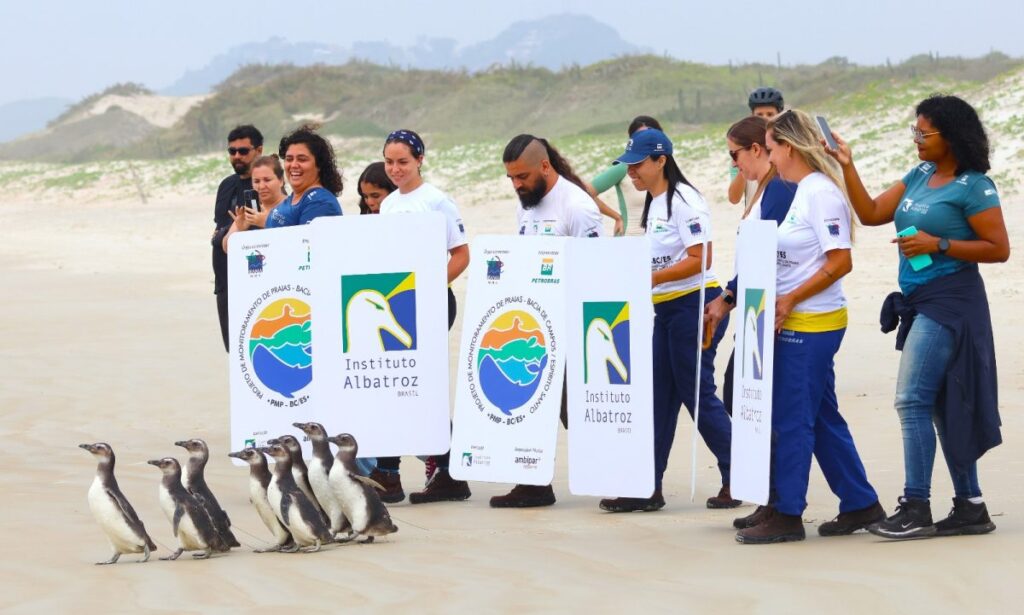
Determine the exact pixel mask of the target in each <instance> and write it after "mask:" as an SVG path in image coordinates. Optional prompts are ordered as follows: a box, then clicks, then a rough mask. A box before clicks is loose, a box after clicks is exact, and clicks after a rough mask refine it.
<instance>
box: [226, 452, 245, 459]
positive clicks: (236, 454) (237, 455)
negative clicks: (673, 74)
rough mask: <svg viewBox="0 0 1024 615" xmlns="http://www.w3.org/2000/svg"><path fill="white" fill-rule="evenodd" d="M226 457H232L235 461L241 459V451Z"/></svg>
mask: <svg viewBox="0 0 1024 615" xmlns="http://www.w3.org/2000/svg"><path fill="white" fill-rule="evenodd" d="M228 457H234V458H235V459H241V458H242V451H235V452H233V453H228Z"/></svg>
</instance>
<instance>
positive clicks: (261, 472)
mask: <svg viewBox="0 0 1024 615" xmlns="http://www.w3.org/2000/svg"><path fill="white" fill-rule="evenodd" d="M228 457H234V458H235V459H241V460H242V461H244V462H246V463H248V464H249V501H250V502H252V505H253V507H254V508H255V509H256V513H257V514H258V515H259V516H260V520H261V521H263V525H265V526H267V529H268V530H270V533H271V534H273V535H274V542H275V544H274V546H273V547H270V548H269V549H256V553H270V552H273V551H281V550H282V548H283V549H284V550H285V551H286V552H287V550H288V549H289V548H290V547H292V546H294V545H295V542H294V541H293V540H292V535H291V532H289V531H288V528H286V527H285V526H283V525H281V522H280V521H279V520H278V519H277V515H275V514H274V509H273V508H271V507H270V501H269V500H268V499H267V486H268V485H269V484H270V468H269V467H268V465H267V458H266V457H265V456H264V455H263V453H261V452H260V451H258V450H256V449H254V448H246V449H243V450H240V451H236V452H234V453H228Z"/></svg>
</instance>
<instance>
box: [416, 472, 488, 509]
mask: <svg viewBox="0 0 1024 615" xmlns="http://www.w3.org/2000/svg"><path fill="white" fill-rule="evenodd" d="M470 495H472V494H471V493H470V491H469V483H467V482H466V481H464V480H455V479H454V478H452V476H451V474H449V473H448V470H447V468H438V469H437V471H436V472H434V476H433V477H432V478H431V479H430V482H429V483H427V486H426V488H425V489H424V490H423V491H420V492H418V493H410V494H409V503H410V504H427V503H429V502H461V501H462V500H466V499H469V496H470Z"/></svg>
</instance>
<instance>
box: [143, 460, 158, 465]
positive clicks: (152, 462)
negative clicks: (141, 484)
mask: <svg viewBox="0 0 1024 615" xmlns="http://www.w3.org/2000/svg"><path fill="white" fill-rule="evenodd" d="M146 463H148V464H149V465H151V466H158V465H160V460H159V459H150V460H149V461H147V462H146Z"/></svg>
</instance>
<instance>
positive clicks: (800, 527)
mask: <svg viewBox="0 0 1024 615" xmlns="http://www.w3.org/2000/svg"><path fill="white" fill-rule="evenodd" d="M768 510H770V511H771V514H769V515H768V516H767V518H765V519H764V520H763V521H762V522H761V523H759V524H757V525H755V526H754V527H748V528H746V529H742V530H740V531H738V532H736V542H739V543H742V544H745V545H766V544H771V543H773V542H792V541H797V540H803V539H804V538H806V537H807V534H806V533H805V532H804V520H803V519H801V518H800V515H785V514H783V513H780V512H779V511H777V510H775V509H774V508H769V509H768Z"/></svg>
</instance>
